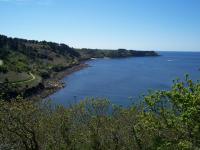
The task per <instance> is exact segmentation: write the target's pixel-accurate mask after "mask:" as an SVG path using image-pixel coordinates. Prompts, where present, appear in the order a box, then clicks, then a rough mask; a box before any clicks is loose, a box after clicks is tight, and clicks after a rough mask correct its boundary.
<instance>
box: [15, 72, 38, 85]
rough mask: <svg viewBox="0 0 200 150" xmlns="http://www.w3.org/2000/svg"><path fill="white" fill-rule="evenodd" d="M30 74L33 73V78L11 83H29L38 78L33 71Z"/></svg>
mask: <svg viewBox="0 0 200 150" xmlns="http://www.w3.org/2000/svg"><path fill="white" fill-rule="evenodd" d="M29 74H30V75H31V79H28V80H21V81H15V82H11V84H18V83H28V82H31V81H33V80H35V79H36V77H35V76H34V75H33V74H32V73H31V72H29Z"/></svg>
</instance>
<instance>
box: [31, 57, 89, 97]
mask: <svg viewBox="0 0 200 150" xmlns="http://www.w3.org/2000/svg"><path fill="white" fill-rule="evenodd" d="M86 67H89V65H88V64H87V63H86V61H81V62H80V63H79V64H76V65H74V66H72V67H71V68H67V69H65V70H63V71H60V72H58V73H56V74H54V75H53V76H52V77H51V78H49V79H46V80H44V81H43V84H44V85H45V84H47V83H49V82H53V83H54V84H56V86H53V87H45V86H44V87H43V89H39V90H38V92H37V93H35V94H33V95H32V96H30V97H27V99H29V100H34V101H35V100H37V101H38V100H41V99H45V98H47V97H48V96H50V95H52V94H53V93H55V92H57V91H59V90H60V89H62V88H64V87H65V86H66V85H65V83H64V82H62V81H61V80H62V79H63V78H65V77H67V76H69V75H71V74H72V73H74V72H76V71H79V70H82V69H84V68H86Z"/></svg>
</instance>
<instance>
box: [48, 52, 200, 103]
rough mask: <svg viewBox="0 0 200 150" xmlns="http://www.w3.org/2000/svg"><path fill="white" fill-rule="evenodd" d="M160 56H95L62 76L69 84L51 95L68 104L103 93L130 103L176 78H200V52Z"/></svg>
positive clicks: (102, 95) (167, 85)
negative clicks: (84, 64)
mask: <svg viewBox="0 0 200 150" xmlns="http://www.w3.org/2000/svg"><path fill="white" fill-rule="evenodd" d="M159 54H160V55H161V56H159V57H131V58H121V59H96V60H91V61H88V62H87V63H88V64H89V67H87V68H84V69H82V70H80V71H78V72H75V73H73V74H71V75H69V76H67V77H65V78H64V79H63V81H64V82H65V84H66V87H65V88H63V89H61V90H59V91H58V92H56V93H54V94H53V95H51V96H50V98H51V99H52V103H54V104H61V105H64V106H68V105H69V104H73V103H74V102H78V101H80V100H83V99H86V98H91V97H100V98H108V99H109V100H110V101H111V102H112V103H113V104H118V105H122V106H128V105H130V104H131V103H132V102H136V103H137V102H138V101H140V100H141V99H140V98H139V97H141V96H142V95H144V94H146V93H147V92H148V90H168V89H170V87H171V85H172V81H173V80H174V79H177V78H180V79H184V75H185V74H189V75H190V77H191V78H192V79H193V80H199V79H200V71H199V68H200V53H198V52H159Z"/></svg>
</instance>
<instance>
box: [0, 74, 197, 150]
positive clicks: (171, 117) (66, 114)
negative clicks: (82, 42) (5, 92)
mask: <svg viewBox="0 0 200 150" xmlns="http://www.w3.org/2000/svg"><path fill="white" fill-rule="evenodd" d="M199 98H200V83H199V82H197V83H194V82H193V81H191V80H190V79H189V78H188V77H186V81H185V82H181V81H176V82H174V85H173V86H172V89H171V90H170V91H156V92H153V93H150V94H149V95H148V96H146V97H145V98H144V101H143V103H141V104H140V105H137V106H136V105H132V106H130V107H128V108H122V107H119V106H116V105H112V104H111V103H110V102H109V101H108V100H104V99H103V100H102V99H95V100H94V99H93V100H87V101H82V102H80V103H78V104H76V105H73V106H71V107H68V108H64V107H62V106H56V107H53V106H51V105H49V104H35V103H33V102H32V101H24V100H22V98H20V97H18V98H17V99H16V100H14V101H11V102H8V101H9V100H8V99H2V100H1V101H0V149H19V150H23V149H26V150H40V149H42V150H45V149H48V150H49V149H53V150H55V149H58V150H60V149H73V150H74V149H77V150H79V149H83V150H84V149H85V150H92V149H94V150H107V149H110V150H121V149H130V150H133V149H135V150H137V149H138V150H143V149H148V150H155V149H162V150H165V149H166V150H178V149H180V150H182V149H186V150H187V149H188V150H189V149H199V148H200V134H199V133H200V109H199V108H200V99H199Z"/></svg>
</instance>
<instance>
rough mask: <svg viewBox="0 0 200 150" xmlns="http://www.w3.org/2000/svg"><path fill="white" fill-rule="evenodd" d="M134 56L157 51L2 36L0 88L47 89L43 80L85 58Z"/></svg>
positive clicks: (0, 41)
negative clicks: (96, 47) (78, 45)
mask: <svg viewBox="0 0 200 150" xmlns="http://www.w3.org/2000/svg"><path fill="white" fill-rule="evenodd" d="M132 56H157V53H155V52H154V51H134V50H125V49H118V50H100V49H75V48H72V47H69V46H68V45H66V44H59V43H54V42H47V41H36V40H26V39H19V38H10V37H7V36H4V35H0V84H1V85H3V86H1V88H5V85H6V88H8V87H9V91H12V90H11V89H15V90H14V91H15V92H14V93H24V92H25V91H27V90H28V89H32V88H35V87H36V88H38V86H39V87H40V88H45V85H44V81H46V80H47V79H54V78H55V76H56V75H57V74H58V73H59V72H62V71H64V70H67V69H69V68H72V67H73V66H77V65H79V64H80V63H81V61H83V60H88V59H91V58H94V57H95V58H103V57H110V58H120V57H132ZM48 84H49V83H48ZM50 84H51V85H52V83H50ZM53 85H57V83H55V82H54V83H53ZM61 86H62V85H58V86H57V87H61ZM3 91H5V90H4V89H3ZM30 91H32V90H30ZM33 91H35V89H34V90H33ZM28 93H29V92H28ZM31 93H32V92H31ZM13 95H15V94H13ZM28 95H30V93H29V94H28Z"/></svg>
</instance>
